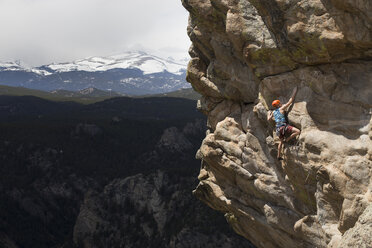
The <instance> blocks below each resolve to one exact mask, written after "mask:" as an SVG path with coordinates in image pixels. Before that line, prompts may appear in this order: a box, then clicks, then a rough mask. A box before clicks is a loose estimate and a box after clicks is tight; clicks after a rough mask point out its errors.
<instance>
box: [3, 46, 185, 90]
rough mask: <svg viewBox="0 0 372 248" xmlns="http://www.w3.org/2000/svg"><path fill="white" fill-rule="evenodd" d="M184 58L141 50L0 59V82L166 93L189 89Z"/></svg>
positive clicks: (72, 88) (37, 86) (30, 85)
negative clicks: (49, 59)
mask: <svg viewBox="0 0 372 248" xmlns="http://www.w3.org/2000/svg"><path fill="white" fill-rule="evenodd" d="M185 72H186V61H185V60H183V61H175V60H173V59H171V58H168V59H163V58H160V57H157V56H153V55H150V54H147V53H144V52H126V53H122V54H119V55H112V56H107V57H90V58H87V59H81V60H76V61H73V62H69V63H53V64H50V65H44V66H40V67H34V68H32V67H26V66H24V65H23V64H22V63H20V62H19V61H18V62H6V63H1V62H0V84H3V85H9V86H23V87H27V88H32V89H40V90H48V91H51V90H57V89H64V90H74V91H76V90H81V89H85V88H88V87H94V88H97V89H101V90H113V91H117V92H120V93H125V94H130V95H141V94H153V93H165V92H169V91H174V90H178V89H181V88H190V85H189V84H188V83H187V82H186V80H185Z"/></svg>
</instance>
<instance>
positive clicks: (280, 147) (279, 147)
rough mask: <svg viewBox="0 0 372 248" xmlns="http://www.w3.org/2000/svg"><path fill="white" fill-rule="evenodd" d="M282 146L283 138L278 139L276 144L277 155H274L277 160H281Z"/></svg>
mask: <svg viewBox="0 0 372 248" xmlns="http://www.w3.org/2000/svg"><path fill="white" fill-rule="evenodd" d="M282 147H283V140H280V143H279V145H278V156H277V157H276V158H277V159H278V160H282V159H283V158H282V157H281V153H282Z"/></svg>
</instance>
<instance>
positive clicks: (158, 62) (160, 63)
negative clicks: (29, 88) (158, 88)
mask: <svg viewBox="0 0 372 248" xmlns="http://www.w3.org/2000/svg"><path fill="white" fill-rule="evenodd" d="M46 67H47V68H50V69H51V70H53V71H56V72H68V71H90V72H93V71H108V70H111V69H134V68H137V69H140V70H141V71H143V73H144V74H152V73H159V72H163V71H167V72H170V73H173V74H182V73H183V72H184V71H185V69H186V66H185V64H184V63H182V64H181V63H180V62H176V61H172V60H170V59H162V58H159V57H157V56H153V55H149V54H146V53H144V52H126V53H123V54H119V55H113V56H108V57H91V58H87V59H82V60H77V61H74V62H72V63H63V64H51V65H48V66H46Z"/></svg>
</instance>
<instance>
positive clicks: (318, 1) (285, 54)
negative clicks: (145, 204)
mask: <svg viewBox="0 0 372 248" xmlns="http://www.w3.org/2000/svg"><path fill="white" fill-rule="evenodd" d="M182 3H183V5H184V7H185V8H186V9H187V10H188V11H189V12H190V19H189V26H188V35H189V37H190V39H191V40H192V46H191V48H190V55H191V57H192V59H191V61H190V63H189V66H188V71H187V80H188V81H189V82H190V83H191V84H192V86H193V88H194V89H195V90H197V91H198V92H199V93H201V94H202V95H203V96H202V98H201V99H200V101H199V103H198V108H199V109H200V110H201V111H202V112H203V113H205V114H206V115H207V116H208V123H207V125H208V128H209V130H208V132H207V135H206V137H205V139H204V141H203V143H202V146H201V148H200V150H199V151H198V153H197V157H199V158H200V159H201V160H202V168H201V171H200V175H199V180H200V183H199V185H198V186H197V188H196V189H195V191H194V194H195V195H196V196H198V198H199V199H201V200H202V201H204V202H205V203H207V204H208V205H209V206H210V207H212V208H214V209H216V210H218V211H221V212H224V213H226V214H225V216H226V219H227V220H228V222H229V223H230V224H231V226H232V227H233V228H234V230H235V231H236V232H237V233H239V234H240V235H242V236H244V237H246V238H247V239H249V240H250V241H252V242H253V243H254V244H255V245H256V246H257V247H265V248H269V247H286V248H288V247H369V245H368V244H370V243H371V240H372V238H371V237H370V236H369V235H368V234H362V233H361V232H360V231H359V230H361V229H364V230H370V223H371V219H372V214H371V211H370V206H371V205H372V204H371V202H372V195H371V189H372V181H371V176H372V162H371V160H372V142H371V139H372V131H371V125H372V119H371V114H372V20H371V16H372V4H371V1H369V0H360V1H350V0H302V1H300V0H267V1H257V0H182ZM295 86H297V87H298V89H299V90H298V94H297V96H296V100H295V104H294V105H293V108H292V109H291V111H290V113H289V121H290V123H292V125H294V126H295V127H297V128H299V129H300V130H301V135H300V136H299V138H298V140H297V141H293V142H292V143H290V144H285V148H284V160H283V161H282V162H279V161H277V160H276V158H275V157H276V153H277V144H278V138H277V137H276V135H275V133H274V130H273V129H274V123H271V122H267V121H266V116H267V111H268V110H269V109H270V106H271V102H272V101H273V100H274V99H279V100H281V101H287V100H288V99H289V97H290V94H291V91H292V89H293V88H294V87H295ZM365 227H368V228H369V229H367V228H365ZM358 233H359V234H360V235H361V237H360V239H358ZM367 233H368V232H367ZM369 233H370V232H369ZM353 239H354V240H353ZM361 240H363V242H361Z"/></svg>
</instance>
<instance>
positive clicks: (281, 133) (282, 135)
mask: <svg viewBox="0 0 372 248" xmlns="http://www.w3.org/2000/svg"><path fill="white" fill-rule="evenodd" d="M296 94H297V87H296V88H294V89H293V92H292V96H291V98H290V99H289V101H288V102H287V103H286V104H284V105H283V104H281V103H280V101H279V100H274V101H273V102H272V105H273V107H274V108H275V110H274V111H269V112H268V113H267V121H269V120H274V121H275V123H276V126H275V130H276V134H277V136H278V137H279V139H280V143H279V146H278V156H277V159H278V160H283V158H282V157H281V150H282V147H283V143H284V142H288V141H289V140H291V139H293V138H294V137H296V136H298V135H299V134H300V130H299V129H297V128H295V127H293V126H291V125H289V124H288V120H287V118H286V114H287V113H286V111H287V110H288V108H289V107H290V106H291V104H292V103H293V101H294V98H295V97H296Z"/></svg>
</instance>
